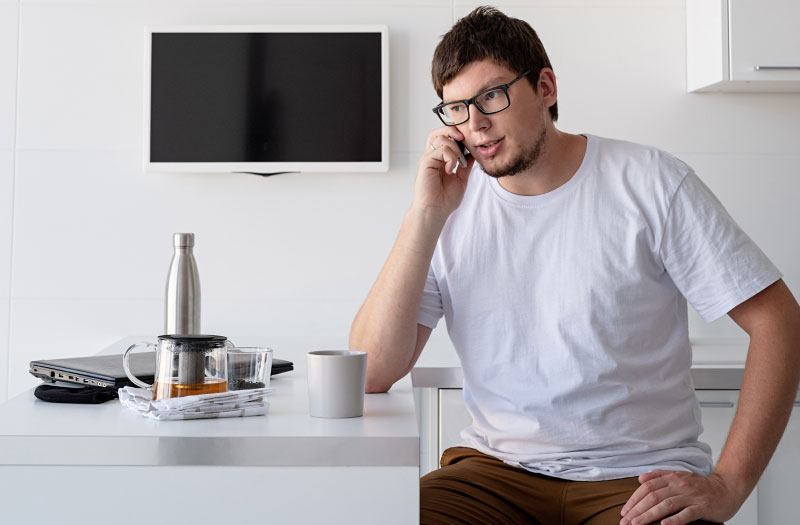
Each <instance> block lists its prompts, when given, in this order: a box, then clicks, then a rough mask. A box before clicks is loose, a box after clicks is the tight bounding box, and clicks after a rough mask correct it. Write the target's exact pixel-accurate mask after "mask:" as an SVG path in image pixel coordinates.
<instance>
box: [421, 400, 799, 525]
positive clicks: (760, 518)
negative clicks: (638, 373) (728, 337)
mask: <svg viewBox="0 0 800 525" xmlns="http://www.w3.org/2000/svg"><path fill="white" fill-rule="evenodd" d="M417 390H420V391H423V393H424V394H426V395H427V396H429V397H427V399H428V402H427V403H424V404H423V407H422V408H423V410H424V411H425V412H427V413H424V414H421V416H420V417H421V419H422V421H423V422H424V421H425V420H427V421H428V422H429V423H428V425H427V426H426V425H422V426H421V428H428V429H429V435H430V440H429V441H430V445H431V446H430V450H428V451H427V453H426V454H428V455H429V456H428V458H427V459H428V460H427V461H421V462H420V474H421V475H424V474H426V473H427V472H430V471H431V470H433V469H435V468H438V459H439V458H440V457H441V454H442V452H444V450H445V449H447V448H448V447H451V446H453V445H455V444H457V443H458V442H459V441H460V439H461V436H460V432H461V430H462V429H463V428H465V427H466V426H468V425H469V424H470V423H471V422H472V418H471V416H470V415H469V413H468V412H467V409H466V407H465V406H464V400H463V398H462V390H461V389H460V388H421V389H417ZM738 396H739V391H738V390H698V391H697V399H698V401H699V403H700V411H701V413H702V418H703V433H702V434H701V436H700V440H701V441H704V442H705V443H708V444H709V445H710V446H711V450H712V455H713V458H714V462H715V463H716V461H717V460H718V459H719V454H720V452H721V450H722V447H723V445H724V444H725V439H726V438H727V436H728V430H730V426H731V423H732V422H733V416H734V414H735V412H736V403H737V401H738ZM798 400H800V396H798ZM418 408H420V406H419V405H418ZM424 434H425V432H422V431H421V436H424ZM798 472H800V401H798V402H797V403H795V409H794V413H793V414H792V417H791V419H790V420H789V424H788V426H787V428H786V431H785V433H784V435H783V438H782V439H781V442H780V445H779V446H778V449H777V450H776V452H775V455H774V456H773V458H772V461H771V462H770V464H769V466H768V467H767V469H766V471H765V473H764V476H763V477H762V478H761V481H760V482H759V483H758V486H757V487H756V489H755V490H754V491H753V493H752V494H751V495H750V497H749V498H748V499H747V501H745V503H744V505H742V507H741V509H739V512H738V513H737V514H736V516H734V517H733V518H732V519H731V520H729V521H727V522H726V525H758V524H760V525H783V524H787V523H800V507H798V506H796V505H794V504H793V498H792V495H793V493H794V491H795V486H796V484H797V473H798Z"/></svg>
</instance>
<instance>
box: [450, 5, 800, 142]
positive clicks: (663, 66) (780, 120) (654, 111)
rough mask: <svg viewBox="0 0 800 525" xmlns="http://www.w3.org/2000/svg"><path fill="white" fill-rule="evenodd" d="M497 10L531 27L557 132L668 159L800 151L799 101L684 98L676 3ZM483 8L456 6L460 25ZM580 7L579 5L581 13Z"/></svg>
mask: <svg viewBox="0 0 800 525" xmlns="http://www.w3.org/2000/svg"><path fill="white" fill-rule="evenodd" d="M522 4H523V3H522V2H519V3H518V2H502V3H501V4H500V5H499V6H498V7H499V8H500V9H501V10H503V11H504V12H506V13H507V14H509V15H510V16H515V17H518V18H521V19H524V20H526V21H528V22H529V23H530V24H531V26H532V27H533V28H534V29H535V30H536V31H537V33H538V34H539V36H540V38H541V39H542V42H543V44H544V46H545V49H547V52H548V55H549V57H550V59H551V62H552V63H553V67H554V70H555V73H556V78H557V81H558V87H559V113H560V118H559V127H560V128H561V129H563V130H565V131H570V132H575V133H579V132H588V133H594V134H598V135H604V136H609V137H614V138H621V139H626V140H632V141H635V142H642V143H645V144H654V145H657V146H659V147H661V148H663V149H666V150H669V151H687V152H707V153H711V152H713V153H743V152H746V153H784V152H796V151H797V139H796V137H798V136H800V97H797V96H796V95H785V94H773V95H764V94H735V95H716V94H715V95H710V96H709V95H707V94H696V93H687V92H686V59H685V53H686V45H685V39H686V36H685V33H686V31H685V9H684V6H683V5H680V4H676V3H674V2H652V3H651V2H646V3H644V4H643V5H639V6H634V5H629V4H630V3H627V2H625V3H623V5H622V7H619V5H620V2H615V1H611V0H610V1H608V2H599V1H587V2H577V1H576V2H570V5H572V6H573V7H568V8H564V7H556V6H554V2H536V3H534V4H535V5H537V6H538V5H539V4H543V5H544V7H529V6H526V5H522ZM478 5H480V3H477V2H460V1H458V2H456V9H455V12H456V17H461V16H464V15H466V14H467V13H469V11H471V10H472V9H473V8H474V7H477V6H478ZM583 5H585V7H583Z"/></svg>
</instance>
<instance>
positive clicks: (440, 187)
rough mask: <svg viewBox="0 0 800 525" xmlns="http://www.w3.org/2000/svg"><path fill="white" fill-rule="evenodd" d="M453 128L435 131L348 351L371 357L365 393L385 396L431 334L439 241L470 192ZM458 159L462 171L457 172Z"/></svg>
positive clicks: (467, 166)
mask: <svg viewBox="0 0 800 525" xmlns="http://www.w3.org/2000/svg"><path fill="white" fill-rule="evenodd" d="M454 139H455V140H463V139H464V136H463V135H462V134H461V133H460V132H459V131H458V130H457V129H455V128H448V127H442V128H438V129H436V130H434V131H433V132H431V134H430V136H429V137H428V142H427V144H426V150H425V154H424V155H423V156H422V158H421V159H420V163H419V170H418V172H417V178H416V181H415V183H414V202H413V204H412V206H411V209H410V210H409V211H408V213H406V216H405V220H404V221H403V225H402V227H401V228H400V234H399V235H398V236H397V240H396V241H395V244H394V247H393V248H392V251H391V253H390V254H389V258H388V260H387V261H386V264H384V266H383V269H382V270H381V272H380V274H379V275H378V279H377V280H376V281H375V284H374V285H373V286H372V289H371V290H370V292H369V294H368V295H367V299H366V300H365V301H364V304H363V305H362V306H361V309H360V310H359V311H358V314H357V315H356V318H355V320H354V321H353V326H352V327H351V329H350V348H352V349H354V350H362V351H365V352H367V385H366V390H367V392H385V391H387V390H389V388H390V387H391V386H392V384H394V382H395V381H397V380H398V379H400V378H401V377H403V376H404V375H406V374H407V373H408V372H409V371H410V370H411V368H412V367H413V366H414V363H415V362H416V360H417V358H418V357H419V354H420V352H422V348H423V347H424V346H425V343H426V342H427V340H428V337H429V336H430V333H431V329H430V328H428V327H425V326H422V325H419V324H417V316H418V314H419V308H420V304H421V302H422V293H423V290H424V288H425V279H426V277H427V275H428V268H429V266H430V263H431V259H432V257H433V251H434V248H436V241H437V240H438V239H439V235H440V234H441V232H442V228H443V227H444V224H445V222H446V221H447V218H448V217H449V216H450V214H451V213H452V212H453V210H455V209H456V208H457V207H458V205H459V204H461V199H462V198H463V197H464V192H465V190H466V187H467V179H468V177H469V171H470V168H471V167H472V163H473V162H474V161H473V159H471V158H470V161H469V162H467V161H466V160H465V159H464V157H463V156H462V155H461V153H460V151H459V149H458V147H457V145H456V143H455V140H454ZM459 157H460V158H461V160H462V161H463V164H462V165H463V166H464V167H459V168H458V170H457V171H456V172H455V173H453V169H454V167H455V166H457V164H458V160H459Z"/></svg>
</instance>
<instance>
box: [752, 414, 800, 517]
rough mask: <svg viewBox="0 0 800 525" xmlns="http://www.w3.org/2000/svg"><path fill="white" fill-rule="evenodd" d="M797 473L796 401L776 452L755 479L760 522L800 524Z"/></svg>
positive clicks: (799, 429) (799, 430) (799, 422)
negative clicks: (756, 480)
mask: <svg viewBox="0 0 800 525" xmlns="http://www.w3.org/2000/svg"><path fill="white" fill-rule="evenodd" d="M798 472H800V401H797V402H795V406H794V410H793V411H792V417H790V418H789V424H788V425H786V431H785V432H784V433H783V437H782V438H781V442H780V443H779V444H778V448H777V449H775V455H773V456H772V460H770V462H769V465H768V466H767V469H766V470H765V471H764V475H763V476H762V477H761V481H759V482H758V517H759V519H760V520H761V523H765V524H771V523H776V524H777V523H800V507H798V506H797V502H796V501H795V498H796V494H797V473H798Z"/></svg>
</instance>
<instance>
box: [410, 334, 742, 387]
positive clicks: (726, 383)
mask: <svg viewBox="0 0 800 525" xmlns="http://www.w3.org/2000/svg"><path fill="white" fill-rule="evenodd" d="M692 355H693V358H692V380H693V381H694V387H695V389H696V390H739V388H741V385H742V376H743V374H744V362H745V358H746V357H747V342H746V341H741V340H715V341H708V340H705V341H703V340H700V341H693V343H692ZM411 377H412V381H413V384H414V387H419V388H461V387H462V380H463V376H462V373H461V367H460V365H459V363H458V358H457V357H456V356H455V355H454V354H453V355H447V356H444V357H442V356H437V357H435V358H433V359H426V356H425V354H424V353H423V354H422V356H421V358H420V360H419V362H418V363H417V366H415V367H414V370H412V372H411Z"/></svg>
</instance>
